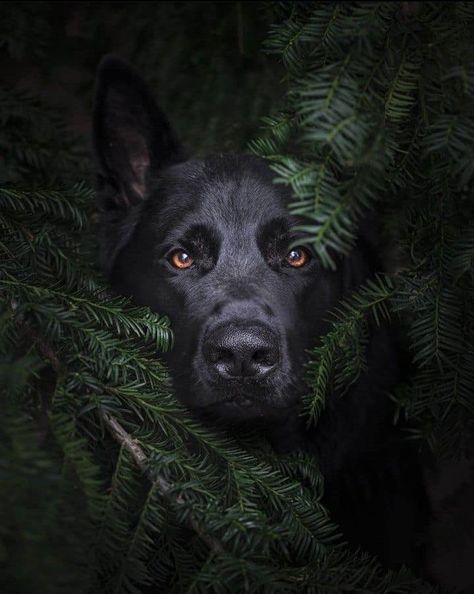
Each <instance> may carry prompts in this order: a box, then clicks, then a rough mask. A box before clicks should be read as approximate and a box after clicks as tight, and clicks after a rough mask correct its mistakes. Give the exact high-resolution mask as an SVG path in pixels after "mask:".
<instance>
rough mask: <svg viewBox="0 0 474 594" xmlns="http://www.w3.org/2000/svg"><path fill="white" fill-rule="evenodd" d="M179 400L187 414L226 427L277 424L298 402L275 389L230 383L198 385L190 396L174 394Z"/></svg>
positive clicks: (284, 392) (187, 394)
mask: <svg viewBox="0 0 474 594" xmlns="http://www.w3.org/2000/svg"><path fill="white" fill-rule="evenodd" d="M177 396H178V398H179V399H180V400H181V401H182V402H183V404H185V405H186V406H187V407H188V408H189V409H190V410H193V411H195V412H196V413H198V414H203V415H205V416H211V417H215V418H216V419H219V420H222V421H224V422H227V423H232V424H233V423H240V422H242V421H246V422H249V421H250V422H251V421H252V420H255V421H259V420H260V421H261V420H268V421H272V420H278V419H280V418H283V417H285V416H286V415H287V414H288V411H289V410H290V409H292V408H294V407H295V405H296V404H297V402H298V397H297V395H296V394H292V393H291V391H290V389H289V387H288V389H287V390H281V389H279V390H276V389H275V387H274V386H273V387H267V386H252V385H245V384H242V383H240V384H237V383H235V384H233V383H229V384H228V385H226V386H223V385H217V386H216V385H212V384H211V385H201V386H200V389H199V388H196V389H195V390H194V391H193V394H191V393H190V392H189V391H187V392H186V393H183V392H181V394H180V390H178V391H177Z"/></svg>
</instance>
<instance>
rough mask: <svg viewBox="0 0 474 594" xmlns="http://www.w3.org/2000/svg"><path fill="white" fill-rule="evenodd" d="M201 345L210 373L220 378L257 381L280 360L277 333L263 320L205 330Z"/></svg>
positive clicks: (267, 373) (265, 375) (275, 366)
mask: <svg viewBox="0 0 474 594" xmlns="http://www.w3.org/2000/svg"><path fill="white" fill-rule="evenodd" d="M202 348H203V355H204V360H205V361H206V363H207V365H208V368H209V371H210V373H211V376H213V377H215V378H216V379H219V380H221V381H222V380H236V379H239V378H245V379H246V380H255V381H260V380H263V379H265V378H266V377H267V376H268V375H269V374H270V373H271V372H272V371H274V370H275V369H276V368H277V367H278V366H279V362H280V346H279V340H278V336H277V335H276V334H275V332H273V331H272V330H271V329H270V328H268V327H267V326H266V325H263V324H255V323H254V324H252V323H246V324H235V323H226V324H224V325H219V326H218V327H217V328H214V329H212V330H211V331H210V332H209V333H208V334H207V336H206V337H205V340H204V342H203V347H202Z"/></svg>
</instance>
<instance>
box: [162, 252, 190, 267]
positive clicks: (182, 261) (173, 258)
mask: <svg viewBox="0 0 474 594" xmlns="http://www.w3.org/2000/svg"><path fill="white" fill-rule="evenodd" d="M168 259H169V261H170V263H171V265H172V266H174V267H175V268H178V269H179V270H184V269H185V268H190V267H191V266H192V265H193V263H194V260H193V259H192V258H191V256H190V255H189V254H188V253H187V252H185V251H184V250H175V251H174V252H172V253H171V254H170V255H169V257H168Z"/></svg>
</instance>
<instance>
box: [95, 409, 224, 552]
mask: <svg viewBox="0 0 474 594" xmlns="http://www.w3.org/2000/svg"><path fill="white" fill-rule="evenodd" d="M102 418H103V419H104V422H105V424H106V425H107V427H108V429H109V431H110V433H111V435H112V436H113V438H114V439H115V440H116V441H117V442H118V443H119V444H120V445H123V446H124V447H125V449H126V450H127V451H128V452H130V455H131V456H132V458H133V459H134V461H135V463H136V464H137V466H138V467H139V468H140V470H141V471H142V472H143V474H144V475H145V476H148V477H150V474H149V467H148V459H147V456H146V454H145V452H144V451H143V449H142V448H141V447H140V445H139V444H138V443H137V442H136V441H135V440H134V439H133V438H132V437H131V435H129V434H128V433H127V432H126V431H125V429H124V428H123V427H122V426H121V425H120V423H119V422H118V421H117V420H116V419H114V418H113V417H112V416H110V415H108V414H107V413H103V414H102ZM150 480H152V482H153V483H156V484H157V485H158V489H159V491H160V493H161V494H162V496H163V497H165V498H166V499H168V500H170V501H171V503H173V504H177V505H178V506H179V505H183V504H184V500H183V498H182V497H181V496H180V495H175V494H174V491H173V486H172V485H171V484H170V483H169V482H168V481H166V480H165V479H163V478H162V477H156V476H153V477H152V478H151V477H150ZM187 517H188V522H189V525H190V527H191V528H192V529H193V530H194V531H195V532H196V534H198V535H199V537H200V538H201V540H202V541H203V542H205V543H206V545H207V546H208V547H209V550H210V551H212V552H213V553H214V554H222V553H223V552H224V547H223V546H222V544H221V543H220V542H219V541H218V540H217V539H215V538H214V537H212V536H210V535H209V534H207V532H206V530H205V527H204V526H203V525H202V524H201V523H200V522H198V521H197V520H195V519H194V518H193V517H192V516H191V515H188V516H187Z"/></svg>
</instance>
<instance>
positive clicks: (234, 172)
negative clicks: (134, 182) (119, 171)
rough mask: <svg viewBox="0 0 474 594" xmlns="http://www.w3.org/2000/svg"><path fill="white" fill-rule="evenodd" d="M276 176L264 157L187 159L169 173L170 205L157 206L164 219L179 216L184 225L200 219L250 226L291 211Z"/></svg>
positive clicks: (217, 224)
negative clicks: (276, 181)
mask: <svg viewBox="0 0 474 594" xmlns="http://www.w3.org/2000/svg"><path fill="white" fill-rule="evenodd" d="M274 177H275V174H274V173H273V172H272V171H271V170H270V168H269V167H268V165H267V163H266V162H264V161H263V160H261V159H257V158H255V157H250V156H239V155H220V156H215V157H209V158H207V159H205V160H195V161H188V162H186V163H183V164H181V165H178V166H175V167H173V168H172V169H170V170H169V171H168V172H167V174H166V177H165V179H164V187H165V190H164V193H165V195H166V204H165V205H163V209H160V207H159V205H158V206H157V209H158V211H160V210H161V215H162V216H163V215H164V216H165V217H166V218H168V216H171V217H173V218H175V219H176V218H178V219H179V226H180V227H182V226H186V225H187V224H196V223H201V224H205V225H208V226H211V227H214V228H221V229H222V228H226V231H227V232H228V231H231V230H234V231H239V230H243V229H245V230H246V231H249V230H250V229H255V228H256V227H258V226H259V225H260V224H261V223H262V222H265V221H267V220H269V219H272V218H276V217H282V216H285V215H287V214H288V212H287V209H286V202H287V197H286V192H285V191H284V188H282V187H281V186H277V185H275V184H274V183H273V178H274Z"/></svg>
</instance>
